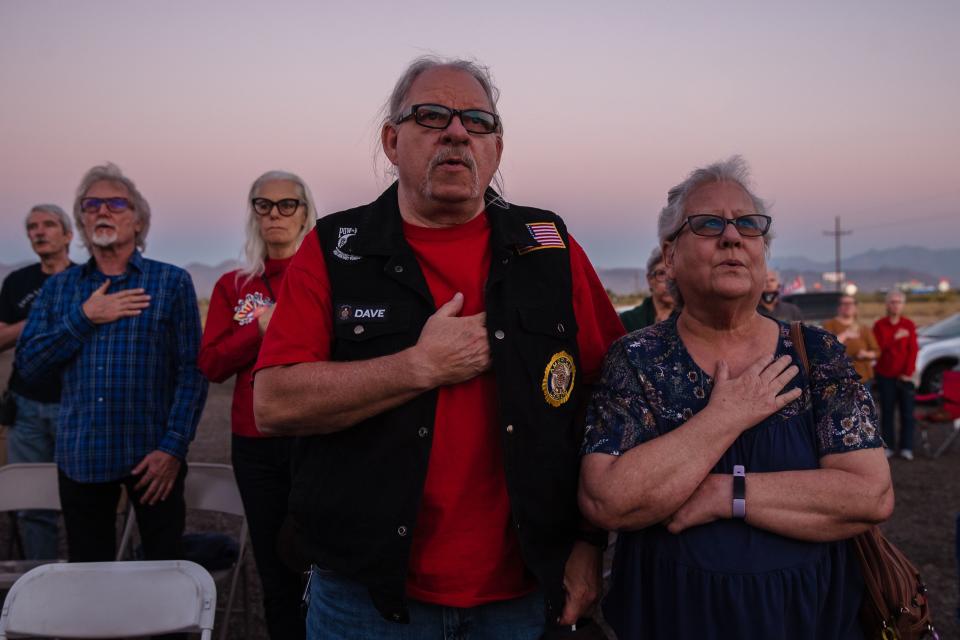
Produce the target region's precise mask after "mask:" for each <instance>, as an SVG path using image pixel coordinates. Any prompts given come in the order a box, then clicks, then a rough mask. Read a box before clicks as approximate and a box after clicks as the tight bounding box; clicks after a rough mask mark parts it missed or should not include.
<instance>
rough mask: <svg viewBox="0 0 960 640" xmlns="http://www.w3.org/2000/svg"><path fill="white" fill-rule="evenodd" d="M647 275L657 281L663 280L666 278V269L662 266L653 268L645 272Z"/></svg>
mask: <svg viewBox="0 0 960 640" xmlns="http://www.w3.org/2000/svg"><path fill="white" fill-rule="evenodd" d="M647 277H648V278H650V279H651V280H656V281H657V282H663V281H664V280H666V279H667V270H666V269H663V268H660V269H654V270H653V271H651V272H650V273H648V274H647Z"/></svg>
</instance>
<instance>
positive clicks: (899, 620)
mask: <svg viewBox="0 0 960 640" xmlns="http://www.w3.org/2000/svg"><path fill="white" fill-rule="evenodd" d="M790 337H791V338H792V339H793V344H794V346H795V347H796V350H797V354H798V355H799V356H800V361H801V363H802V365H803V369H804V371H806V372H809V371H810V360H809V358H807V348H806V344H805V342H804V340H803V326H802V324H801V323H800V322H791V323H790ZM851 543H852V545H851V546H852V548H853V549H854V550H855V551H856V554H857V558H858V559H859V560H860V573H862V574H863V582H864V594H863V603H862V604H861V606H860V624H861V626H862V628H863V632H864V635H865V637H866V638H868V639H869V640H874V639H877V640H920V639H921V638H933V639H935V640H939V638H940V636H939V635H938V634H937V631H936V629H934V627H933V621H932V619H931V616H930V603H929V601H928V599H927V587H926V585H925V584H924V583H923V580H922V579H921V577H920V572H919V571H917V568H916V567H915V566H914V565H913V563H912V562H910V560H909V559H908V558H907V556H905V555H904V554H903V552H902V551H900V549H898V548H897V547H896V546H894V544H893V543H892V542H890V541H889V540H887V538H886V537H885V536H884V535H883V532H881V531H880V527H870V528H869V529H867V530H866V531H864V532H863V533H861V534H860V535H858V536H856V537H854V538H853V539H852V540H851Z"/></svg>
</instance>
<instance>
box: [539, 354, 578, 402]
mask: <svg viewBox="0 0 960 640" xmlns="http://www.w3.org/2000/svg"><path fill="white" fill-rule="evenodd" d="M576 375H577V367H576V365H575V364H573V356H571V355H570V354H569V353H567V352H566V351H561V352H559V353H555V354H553V357H552V358H550V362H549V363H548V364H547V368H546V369H544V371H543V382H542V383H541V385H540V386H541V388H542V389H543V398H544V399H545V400H546V401H547V404H549V405H551V406H553V407H559V406H560V405H562V404H563V403H564V402H566V401H567V400H569V399H570V394H571V393H572V392H573V383H574V378H575V377H576Z"/></svg>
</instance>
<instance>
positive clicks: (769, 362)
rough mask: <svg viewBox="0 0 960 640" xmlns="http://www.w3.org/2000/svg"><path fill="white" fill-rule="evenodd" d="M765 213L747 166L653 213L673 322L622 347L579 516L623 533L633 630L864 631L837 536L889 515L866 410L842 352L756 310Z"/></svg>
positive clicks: (615, 615)
mask: <svg viewBox="0 0 960 640" xmlns="http://www.w3.org/2000/svg"><path fill="white" fill-rule="evenodd" d="M770 222H771V218H770V217H769V216H768V215H767V214H766V207H765V206H764V203H763V201H762V200H760V199H759V198H757V197H756V196H754V195H753V194H752V193H751V192H750V191H749V189H748V188H747V170H746V165H745V164H744V162H743V161H742V160H741V159H740V158H739V157H734V158H731V159H730V160H727V161H725V162H720V163H717V164H714V165H711V166H709V167H707V168H704V169H698V170H696V171H694V172H693V173H692V174H691V175H690V177H689V178H688V179H687V180H686V181H685V182H684V183H682V184H681V185H679V186H678V187H676V188H674V189H673V190H671V192H670V196H669V200H668V205H667V207H666V208H665V209H664V210H663V212H662V213H661V215H660V228H659V231H660V240H661V247H662V248H663V254H664V260H665V263H666V266H667V270H668V274H669V277H670V279H671V280H672V282H673V284H674V286H675V289H676V291H677V293H678V295H679V297H680V298H681V299H682V303H683V307H682V310H681V311H680V313H679V314H678V315H676V316H673V317H671V318H670V319H669V320H667V321H665V322H661V323H658V324H656V325H654V326H652V327H648V328H646V329H643V330H641V331H640V332H638V333H633V334H630V335H628V336H626V337H625V338H622V339H621V340H620V341H618V342H616V343H614V345H613V347H612V348H611V350H610V352H609V353H608V355H607V361H606V364H605V368H604V373H603V376H602V379H601V382H600V384H599V385H598V387H597V389H596V391H595V393H594V396H593V399H592V401H591V405H590V408H589V410H588V416H587V432H586V438H585V443H584V449H583V453H584V457H583V463H582V472H581V487H580V505H581V511H582V512H583V513H584V514H585V515H586V516H587V517H588V518H590V519H591V520H592V521H593V522H594V523H596V524H598V525H600V526H603V527H605V528H608V529H619V530H622V531H623V532H624V533H622V534H621V536H620V539H619V542H618V548H617V554H616V559H615V561H614V577H613V586H612V590H611V593H610V595H609V597H608V598H607V602H606V603H605V612H606V614H607V616H608V620H609V621H610V622H611V624H612V626H613V627H614V629H615V630H616V631H617V633H618V636H619V638H620V640H628V639H631V638H697V639H698V640H700V639H703V638H737V639H739V640H743V639H750V638H756V639H758V640H759V639H761V638H762V639H766V638H797V639H800V638H818V639H823V638H860V637H862V633H861V631H860V629H859V626H858V621H857V612H858V609H859V606H860V601H861V596H862V590H863V584H862V577H861V575H860V572H859V568H858V566H857V562H856V559H855V557H854V554H853V553H852V552H850V551H848V548H847V547H848V543H847V539H848V538H850V537H852V536H854V535H856V534H858V533H860V532H862V531H864V530H865V529H866V528H868V527H870V526H871V525H873V524H875V523H877V522H881V521H883V520H885V519H886V518H887V517H889V515H890V513H891V511H892V509H893V489H892V487H891V483H890V471H889V467H888V466H887V462H886V459H885V457H884V455H883V452H882V448H881V446H882V445H881V441H880V435H879V433H878V429H877V427H876V424H875V421H876V416H875V409H874V406H873V400H872V399H871V398H870V395H869V393H868V392H867V391H866V389H864V387H863V386H862V385H861V384H860V382H859V379H858V376H857V374H856V373H855V372H854V370H853V368H852V367H851V366H850V364H849V362H848V360H847V358H846V355H845V353H844V350H843V347H842V346H841V345H840V344H839V343H838V342H837V340H836V338H834V337H833V336H832V335H830V334H828V333H826V332H825V331H822V330H820V329H814V328H804V330H803V335H804V338H805V343H806V351H807V355H808V356H809V360H810V370H809V372H807V371H806V370H803V369H801V368H800V367H798V366H797V363H799V362H801V357H800V354H799V353H798V350H797V346H796V345H794V344H793V342H792V340H791V333H790V327H789V325H786V324H783V323H779V322H776V321H774V320H771V319H769V318H765V317H763V316H761V315H760V314H758V313H757V310H756V308H757V302H758V300H759V298H760V293H761V291H762V290H763V284H764V278H765V276H766V259H765V258H766V249H767V244H768V242H769V238H770V235H769V228H770Z"/></svg>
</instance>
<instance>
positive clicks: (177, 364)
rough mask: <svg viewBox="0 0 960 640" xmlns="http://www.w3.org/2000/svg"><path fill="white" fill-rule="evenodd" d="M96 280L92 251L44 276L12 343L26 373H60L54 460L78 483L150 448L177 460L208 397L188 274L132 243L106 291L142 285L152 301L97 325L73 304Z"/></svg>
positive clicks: (121, 469) (116, 472)
mask: <svg viewBox="0 0 960 640" xmlns="http://www.w3.org/2000/svg"><path fill="white" fill-rule="evenodd" d="M104 279H106V276H104V275H103V274H102V273H101V272H100V271H99V270H98V269H97V266H96V263H95V262H94V261H93V260H92V259H91V260H90V261H89V262H87V263H86V264H84V265H78V266H75V267H73V268H71V269H67V270H66V271H64V272H62V273H60V274H57V275H55V276H53V277H51V278H50V279H48V280H47V282H46V283H45V284H44V286H43V289H42V290H41V292H40V295H39V296H38V297H37V299H36V301H35V302H34V304H33V308H32V309H31V310H30V315H29V317H28V318H27V324H26V326H25V327H24V329H23V333H22V334H21V335H20V340H19V342H18V343H17V351H16V366H17V371H19V373H20V375H21V376H22V377H23V378H24V379H25V380H28V381H29V380H31V379H36V378H39V377H40V376H41V375H43V374H44V373H45V372H48V371H54V370H60V372H61V374H62V377H63V395H62V396H61V398H60V417H59V420H58V424H57V442H56V461H57V464H58V465H59V467H60V469H61V470H62V471H63V472H64V473H65V474H66V475H67V476H69V477H70V478H72V479H73V480H75V481H77V482H108V481H111V480H118V479H120V478H123V477H125V476H128V475H130V471H131V470H132V469H133V467H134V466H136V465H137V464H138V463H139V462H140V461H141V460H142V459H143V458H144V456H146V455H147V454H148V453H150V452H151V451H155V450H158V449H159V450H160V451H164V452H166V453H169V454H171V455H174V456H176V457H177V458H179V459H180V460H184V459H185V458H186V456H187V447H188V446H189V444H190V441H191V440H193V435H194V433H195V432H196V429H197V423H198V422H199V420H200V414H201V412H202V411H203V404H204V402H205V401H206V397H207V380H206V378H204V377H203V374H201V373H200V370H199V369H197V352H198V350H199V348H200V334H201V329H200V312H199V309H198V307H197V295H196V293H195V292H194V289H193V282H192V281H191V279H190V275H189V274H188V273H187V272H186V271H184V270H183V269H181V268H179V267H175V266H173V265H169V264H165V263H163V262H157V261H155V260H148V259H146V258H144V257H143V256H142V255H140V252H139V251H135V252H134V254H133V256H132V257H131V259H130V262H129V263H128V264H127V270H126V272H125V273H124V274H122V275H119V276H111V277H110V288H109V289H108V290H107V293H115V292H117V291H122V290H124V289H135V288H143V289H145V290H146V292H147V293H148V294H150V306H149V307H148V308H147V309H144V310H143V313H141V314H140V315H139V316H136V317H130V318H120V319H119V320H116V321H115V322H110V323H106V324H100V325H96V324H93V323H92V322H90V320H89V319H88V318H87V317H86V315H84V313H83V310H82V309H81V306H82V305H83V303H84V302H85V301H86V300H87V298H89V297H90V294H91V293H93V291H94V290H95V289H96V288H97V287H99V286H100V285H101V284H103V281H104Z"/></svg>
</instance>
